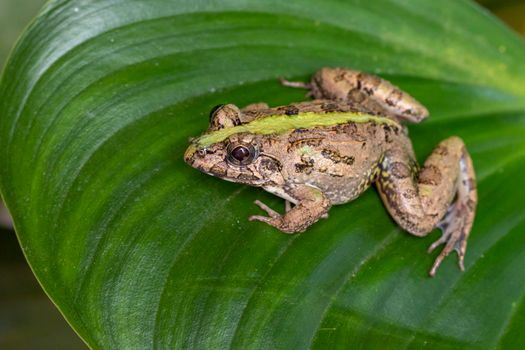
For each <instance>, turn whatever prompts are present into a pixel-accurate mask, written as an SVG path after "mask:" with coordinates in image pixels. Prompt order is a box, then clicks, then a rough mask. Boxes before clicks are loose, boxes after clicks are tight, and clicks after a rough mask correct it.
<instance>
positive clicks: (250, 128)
mask: <svg viewBox="0 0 525 350" xmlns="http://www.w3.org/2000/svg"><path fill="white" fill-rule="evenodd" d="M349 122H352V123H367V122H375V123H378V124H389V125H392V126H397V127H400V125H399V123H397V122H396V121H394V120H392V119H389V118H385V117H380V116H374V115H370V114H364V113H354V112H332V113H323V114H319V113H312V112H307V113H299V114H296V115H291V116H289V115H286V114H283V115H270V116H267V117H264V118H259V119H255V120H253V121H251V122H249V123H246V124H242V125H238V126H234V127H232V128H226V129H221V130H217V131H212V132H210V133H207V134H204V135H202V136H200V137H198V138H197V139H195V140H194V141H193V144H194V145H195V146H196V147H197V148H203V147H207V146H210V145H213V144H214V143H217V142H221V141H224V140H225V139H226V138H228V137H230V136H231V135H234V134H238V133H250V134H263V135H268V134H282V133H285V132H287V131H289V130H294V129H307V128H313V127H319V126H320V127H323V126H332V125H338V124H345V123H349Z"/></svg>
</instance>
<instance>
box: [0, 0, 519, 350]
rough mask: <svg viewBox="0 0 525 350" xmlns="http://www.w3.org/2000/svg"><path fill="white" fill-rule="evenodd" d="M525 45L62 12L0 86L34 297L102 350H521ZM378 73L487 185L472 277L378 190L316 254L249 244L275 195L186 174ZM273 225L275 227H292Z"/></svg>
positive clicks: (43, 17) (8, 193) (120, 10)
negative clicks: (252, 107) (216, 112)
mask: <svg viewBox="0 0 525 350" xmlns="http://www.w3.org/2000/svg"><path fill="white" fill-rule="evenodd" d="M523 62H525V44H524V42H523V40H522V39H521V38H519V37H518V36H517V35H515V34H514V33H513V32H511V31H510V30H508V29H507V28H506V27H505V26H504V25H502V24H501V23H500V22H499V21H498V20H496V19H495V18H493V17H492V16H491V15H490V14H488V13H487V12H486V11H484V10H482V9H480V8H479V7H478V6H477V5H475V4H473V3H470V2H467V1H456V0H449V1H440V2H438V1H431V0H428V1H419V0H411V1H401V0H389V1H387V0H376V1H367V2H363V1H358V0H352V1H337V0H329V1H322V2H320V1H313V0H305V1H273V0H268V1H241V0H225V1H205V0H200V1H182V0H180V1H178V0H177V1H175V0H174V1H168V0H148V1H145V0H143V1H138V0H126V1H124V0H106V1H94V0H93V1H89V0H86V1H80V0H79V1H67V0H58V1H51V2H50V3H48V5H47V6H46V7H45V8H44V9H43V11H42V13H41V14H40V16H39V17H38V19H37V20H36V21H35V22H34V23H33V24H32V26H31V27H30V28H29V29H28V31H27V32H26V33H25V35H24V37H23V39H22V40H21V41H20V42H19V45H18V46H17V48H16V50H15V51H14V53H13V55H12V56H11V59H10V61H9V63H8V66H7V69H6V70H5V72H4V75H3V78H2V82H1V86H0V96H1V99H0V118H1V119H0V122H1V124H0V155H1V162H2V164H3V167H2V168H1V173H0V174H1V177H0V179H1V190H2V194H3V196H4V199H5V201H6V204H7V205H8V207H9V209H10V210H11V212H12V214H13V217H14V222H15V225H16V229H17V233H18V235H19V239H20V241H21V244H22V247H23V249H24V251H25V254H26V256H27V258H28V260H29V262H30V264H31V266H32V268H33V269H34V272H35V274H36V275H37V277H38V278H39V280H40V281H41V283H42V285H43V287H44V288H45V290H46V291H47V293H48V294H49V295H50V297H51V298H52V299H53V300H54V301H55V303H56V304H57V305H58V307H59V308H60V309H61V311H62V312H63V313H64V315H65V316H66V318H67V319H68V320H69V322H70V323H71V324H72V326H73V327H74V328H75V329H76V330H77V332H78V333H79V334H80V335H81V336H82V337H83V338H84V339H85V341H86V342H87V343H88V344H89V345H90V346H91V347H93V348H97V349H98V348H100V349H102V348H104V349H109V348H115V349H135V348H137V349H139V348H140V349H143V348H151V347H156V348H187V347H197V348H227V347H233V348H238V349H245V348H309V347H312V348H318V349H325V348H338V347H339V348H347V347H348V345H349V344H352V345H354V347H356V348H359V347H362V348H392V349H398V348H404V347H406V348H420V347H423V346H431V347H432V348H464V347H471V348H477V347H482V348H494V347H496V346H501V347H504V346H509V345H512V346H518V348H519V347H520V345H521V347H523V346H525V338H524V337H523V333H522V332H521V330H522V329H523V327H525V319H524V317H523V312H524V310H525V303H524V300H525V299H524V298H525V297H524V296H525V270H524V269H523V266H524V264H525V249H523V248H524V246H525V236H524V235H523V231H524V230H525V221H524V220H525V211H524V210H523V202H524V199H525V198H524V197H525V195H524V194H523V191H522V187H523V184H522V182H521V179H523V172H524V170H525V158H524V157H523V156H524V155H525V138H524V137H523V135H524V133H525V84H524V81H525V65H523ZM323 66H347V67H352V68H356V69H361V70H365V71H369V72H375V73H377V74H379V75H381V76H383V77H385V78H387V79H390V80H391V81H393V82H394V83H395V84H397V85H399V86H400V87H402V88H403V89H404V90H406V91H408V92H409V93H411V94H413V95H414V96H415V97H416V98H418V99H419V100H420V101H422V102H423V103H424V104H425V105H426V106H427V107H428V108H429V110H430V113H431V115H432V117H431V118H430V119H429V120H428V121H426V122H424V123H422V124H420V125H412V126H410V127H409V128H410V135H411V138H412V140H413V142H414V145H415V148H416V151H417V153H418V156H419V159H420V161H422V160H423V159H424V157H426V156H427V155H428V153H429V152H430V151H431V149H432V148H433V146H434V145H436V144H437V143H438V142H439V141H440V140H441V139H443V138H445V137H448V136H450V135H453V134H455V135H459V136H461V137H462V138H463V139H464V140H465V142H466V143H467V145H468V148H469V150H470V153H471V155H472V157H473V159H474V164H475V166H476V169H477V175H478V181H479V188H478V190H479V196H480V205H479V209H478V217H477V220H476V222H475V226H474V230H473V232H472V235H471V239H470V241H469V248H468V251H467V258H466V271H465V272H464V273H461V272H460V271H459V270H458V269H457V266H456V262H455V257H449V258H448V259H447V260H446V261H445V263H444V264H443V266H442V267H441V269H440V270H439V272H438V275H437V277H436V278H434V279H430V278H428V277H427V271H428V269H429V267H430V265H431V264H432V261H433V257H434V256H435V254H434V255H427V254H426V252H425V251H426V248H427V246H428V245H429V244H430V243H431V242H432V241H434V240H435V239H436V238H437V237H438V233H437V232H435V233H433V234H432V235H431V236H429V237H427V238H423V239H420V238H416V237H412V236H410V235H408V234H407V233H405V232H403V231H401V230H400V229H398V228H397V227H396V226H395V225H394V223H393V222H392V220H391V219H390V218H389V217H388V215H387V213H386V211H385V210H384V208H383V206H382V204H381V202H380V200H379V198H378V196H377V193H375V190H370V191H368V192H367V193H366V194H365V195H363V196H362V197H361V198H359V200H357V201H355V202H353V203H351V204H348V205H345V206H339V207H336V208H333V209H332V210H331V212H330V218H329V219H328V220H323V221H322V222H320V223H318V224H316V225H315V226H314V227H312V228H311V229H310V230H309V231H308V232H307V233H305V234H302V235H295V236H286V235H283V234H280V233H278V232H277V231H275V230H273V229H271V228H269V227H268V226H266V225H264V224H261V223H257V222H248V221H247V217H248V216H249V215H250V214H253V213H256V212H258V209H257V208H256V207H255V206H254V205H253V204H252V202H253V200H255V199H261V200H263V201H264V202H265V203H267V204H269V205H271V206H272V207H274V208H282V200H280V199H278V198H275V197H272V196H271V195H269V194H267V193H264V192H263V191H262V190H259V189H255V188H249V187H245V186H241V185H237V184H231V183H227V182H224V181H221V180H218V179H216V178H212V177H209V176H206V175H204V174H200V173H198V172H197V171H196V170H194V169H191V168H190V167H188V166H187V165H185V164H184V163H183V161H182V155H183V152H184V150H185V148H186V146H187V140H188V138H189V137H191V136H197V135H198V134H200V133H201V132H202V131H203V130H204V129H205V128H206V126H207V122H208V111H209V110H210V109H211V108H212V107H213V106H214V105H217V104H219V103H225V102H231V103H235V104H238V105H245V104H248V103H252V102H258V101H266V102H268V103H269V104H270V105H278V104H286V103H288V102H292V101H297V100H301V99H304V98H305V97H304V92H303V91H298V90H293V89H289V88H285V87H282V86H280V85H279V83H278V81H277V78H278V77H281V76H284V77H286V78H289V79H300V80H306V79H307V77H308V76H309V75H311V74H312V73H313V72H315V71H316V70H317V69H319V68H320V67H323ZM280 206H281V207H280Z"/></svg>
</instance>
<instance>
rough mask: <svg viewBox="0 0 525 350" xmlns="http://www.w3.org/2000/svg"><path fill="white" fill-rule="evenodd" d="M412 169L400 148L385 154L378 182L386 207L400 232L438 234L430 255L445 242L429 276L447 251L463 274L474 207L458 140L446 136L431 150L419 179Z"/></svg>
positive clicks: (470, 172)
mask: <svg viewBox="0 0 525 350" xmlns="http://www.w3.org/2000/svg"><path fill="white" fill-rule="evenodd" d="M414 164H415V163H414V162H413V161H412V160H411V159H410V156H409V155H408V153H407V152H406V151H404V150H403V149H402V148H401V147H398V148H393V149H391V150H389V151H387V152H386V154H385V157H384V159H383V161H382V162H381V164H380V168H381V171H380V174H379V177H378V180H377V184H378V190H379V193H380V194H381V197H382V199H383V201H384V203H385V206H386V207H387V209H388V211H389V212H390V214H391V215H392V217H393V218H394V220H395V221H396V222H397V223H398V224H399V225H400V226H401V227H402V228H403V229H405V230H407V231H408V232H410V233H412V234H414V235H416V236H425V235H427V234H428V233H430V232H431V231H432V230H433V229H434V228H435V227H439V228H441V230H442V231H443V236H442V237H441V238H440V239H439V240H437V241H436V242H435V243H433V244H432V245H431V246H430V248H429V251H432V250H433V249H434V248H436V247H437V246H438V245H440V244H442V243H445V247H444V248H443V250H442V251H441V253H440V254H439V255H438V257H437V258H436V260H435V262H434V264H433V266H432V268H431V270H430V275H431V276H434V275H435V273H436V270H437V268H438V267H439V265H440V264H441V262H442V261H443V259H444V258H445V257H446V256H447V255H448V254H449V253H450V252H451V251H452V250H456V252H457V253H458V257H459V266H460V268H461V269H462V270H463V269H464V265H463V260H464V257H465V250H466V247H467V238H468V236H469V234H470V230H471V228H472V223H473V220H474V215H475V209H476V204H477V192H476V181H475V175H474V168H473V165H472V160H471V158H470V156H469V154H468V152H467V150H466V149H465V145H464V143H463V141H462V140H461V139H460V138H458V137H450V138H448V139H446V140H444V141H442V142H441V143H440V144H439V145H438V146H437V147H436V148H435V149H434V151H433V152H432V154H431V155H430V156H429V157H428V158H427V160H426V161H425V164H424V166H423V168H422V169H421V171H420V172H419V174H416V173H417V172H416V171H414V168H415V167H414Z"/></svg>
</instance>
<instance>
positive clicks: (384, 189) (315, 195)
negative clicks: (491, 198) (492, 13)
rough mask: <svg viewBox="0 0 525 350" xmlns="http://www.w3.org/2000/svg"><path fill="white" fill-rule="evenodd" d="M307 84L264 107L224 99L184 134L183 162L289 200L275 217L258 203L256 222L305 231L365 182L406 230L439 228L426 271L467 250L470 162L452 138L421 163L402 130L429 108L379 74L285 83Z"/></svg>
mask: <svg viewBox="0 0 525 350" xmlns="http://www.w3.org/2000/svg"><path fill="white" fill-rule="evenodd" d="M283 84H284V85H286V86H292V87H300V88H306V89H309V91H310V94H311V95H312V96H313V97H314V98H315V99H314V100H312V101H309V102H300V103H292V104H290V105H288V106H281V107H274V108H270V107H269V106H268V105H267V104H265V103H257V104H253V105H249V106H247V107H245V108H243V109H239V108H237V107H236V106H235V105H232V104H227V105H222V106H219V107H218V108H215V109H214V110H213V111H212V113H211V114H210V126H209V129H208V130H207V132H206V133H205V134H203V135H202V136H200V137H198V138H195V139H193V140H192V141H191V144H190V146H189V147H188V149H187V151H186V153H185V155H184V159H185V161H186V162H187V163H188V164H189V165H191V166H192V167H194V168H196V169H199V170H200V171H202V172H204V173H207V174H209V175H213V176H216V177H219V178H222V179H224V180H228V181H233V182H238V183H243V184H247V185H252V186H257V187H262V188H263V189H265V190H267V191H269V192H271V193H273V194H275V195H277V196H279V197H282V198H284V199H285V200H286V213H285V214H284V215H282V214H279V213H278V212H276V211H275V210H273V209H271V208H269V207H268V206H266V205H265V204H264V203H262V202H260V201H256V202H255V203H256V204H257V205H258V206H259V207H260V208H261V209H262V210H264V211H265V212H266V213H267V214H268V216H261V215H254V216H251V217H250V220H258V221H262V222H265V223H267V224H269V225H271V226H274V227H276V228H277V229H279V230H280V231H282V232H285V233H298V232H303V231H304V230H306V229H307V228H308V227H309V226H310V225H312V224H313V223H315V222H316V221H318V220H319V219H320V218H323V217H327V215H328V211H329V210H330V208H331V206H332V205H337V204H343V203H347V202H349V201H351V200H353V199H355V198H357V197H358V196H359V195H360V194H361V193H363V191H365V190H366V189H367V188H368V187H369V186H370V185H371V184H376V186H377V189H378V192H379V194H380V196H381V198H382V200H383V202H384V204H385V206H386V208H387V210H388V212H389V213H390V215H391V216H392V217H393V218H394V220H395V221H396V222H397V224H398V225H399V226H400V227H402V228H403V229H404V230H406V231H408V232H410V233H411V234H413V235H416V236H425V235H427V234H429V233H430V232H431V231H432V230H433V229H434V228H436V227H438V228H440V229H441V230H442V231H443V235H442V236H441V238H440V239H439V240H437V241H436V242H434V243H433V244H432V245H431V246H430V248H429V251H432V250H433V249H434V248H436V247H437V246H439V245H440V244H442V243H445V247H444V248H443V250H442V252H441V253H440V254H439V255H438V257H437V258H436V260H435V262H434V264H433V266H432V268H431V270H430V275H431V276H434V274H435V273H436V270H437V268H438V267H439V265H440V264H441V262H442V260H443V259H444V258H445V257H446V256H447V255H448V254H449V253H450V252H451V251H452V250H456V252H457V253H458V256H459V266H460V268H461V270H464V263H463V261H464V256H465V250H466V246H467V238H468V236H469V233H470V230H471V227H472V223H473V220H474V214H475V209H476V204H477V193H476V180H475V174H474V168H473V165H472V160H471V158H470V156H469V154H468V152H467V150H466V148H465V145H464V143H463V141H462V140H461V139H460V138H458V137H455V136H452V137H450V138H447V139H445V140H443V141H441V142H440V143H439V144H438V146H437V147H436V148H435V149H434V151H433V152H432V153H431V154H430V156H429V157H428V158H427V159H426V161H425V163H424V165H423V167H422V168H419V166H418V164H417V161H416V158H415V155H414V151H413V148H412V143H411V141H410V138H409V137H408V133H407V130H406V128H404V127H403V126H402V125H401V124H400V122H401V121H404V120H407V121H411V122H419V121H421V120H423V119H425V118H426V117H427V116H428V111H427V109H426V108H425V107H424V106H422V105H421V104H420V103H419V102H417V101H416V100H415V99H414V98H412V97H411V96H409V95H408V94H407V93H405V92H403V91H401V90H400V89H399V88H397V87H396V86H394V85H392V84H391V83H389V82H388V81H386V80H383V79H381V78H379V77H377V76H374V75H370V74H367V73H363V72H358V71H354V70H350V69H343V68H323V69H321V70H320V71H318V72H317V73H316V74H315V75H314V76H313V78H312V80H311V82H310V83H299V82H289V81H283Z"/></svg>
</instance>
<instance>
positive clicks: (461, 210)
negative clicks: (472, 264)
mask: <svg viewBox="0 0 525 350" xmlns="http://www.w3.org/2000/svg"><path fill="white" fill-rule="evenodd" d="M465 210H466V208H465V206H464V205H463V204H462V203H461V202H456V203H454V204H453V205H452V206H451V207H450V209H449V211H448V212H447V213H446V215H445V217H444V218H443V220H441V222H440V223H439V224H438V226H437V227H439V228H440V229H441V230H442V232H443V234H442V236H441V237H440V238H439V239H438V240H437V241H435V242H434V243H432V245H430V247H429V248H428V252H429V253H430V252H432V251H433V250H434V249H436V248H437V247H438V246H440V245H441V244H443V243H445V247H444V248H443V250H442V251H441V253H440V254H439V255H438V256H437V258H436V260H435V261H434V265H432V268H431V269H430V276H434V275H435V274H436V271H437V269H438V267H439V265H441V262H442V261H443V259H444V258H445V257H446V256H447V255H449V254H450V252H451V251H453V250H455V251H456V252H457V254H458V265H459V268H460V269H461V271H464V270H465V265H464V259H465V251H466V249H467V238H468V235H469V232H470V228H471V226H472V222H471V221H469V215H465Z"/></svg>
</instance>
